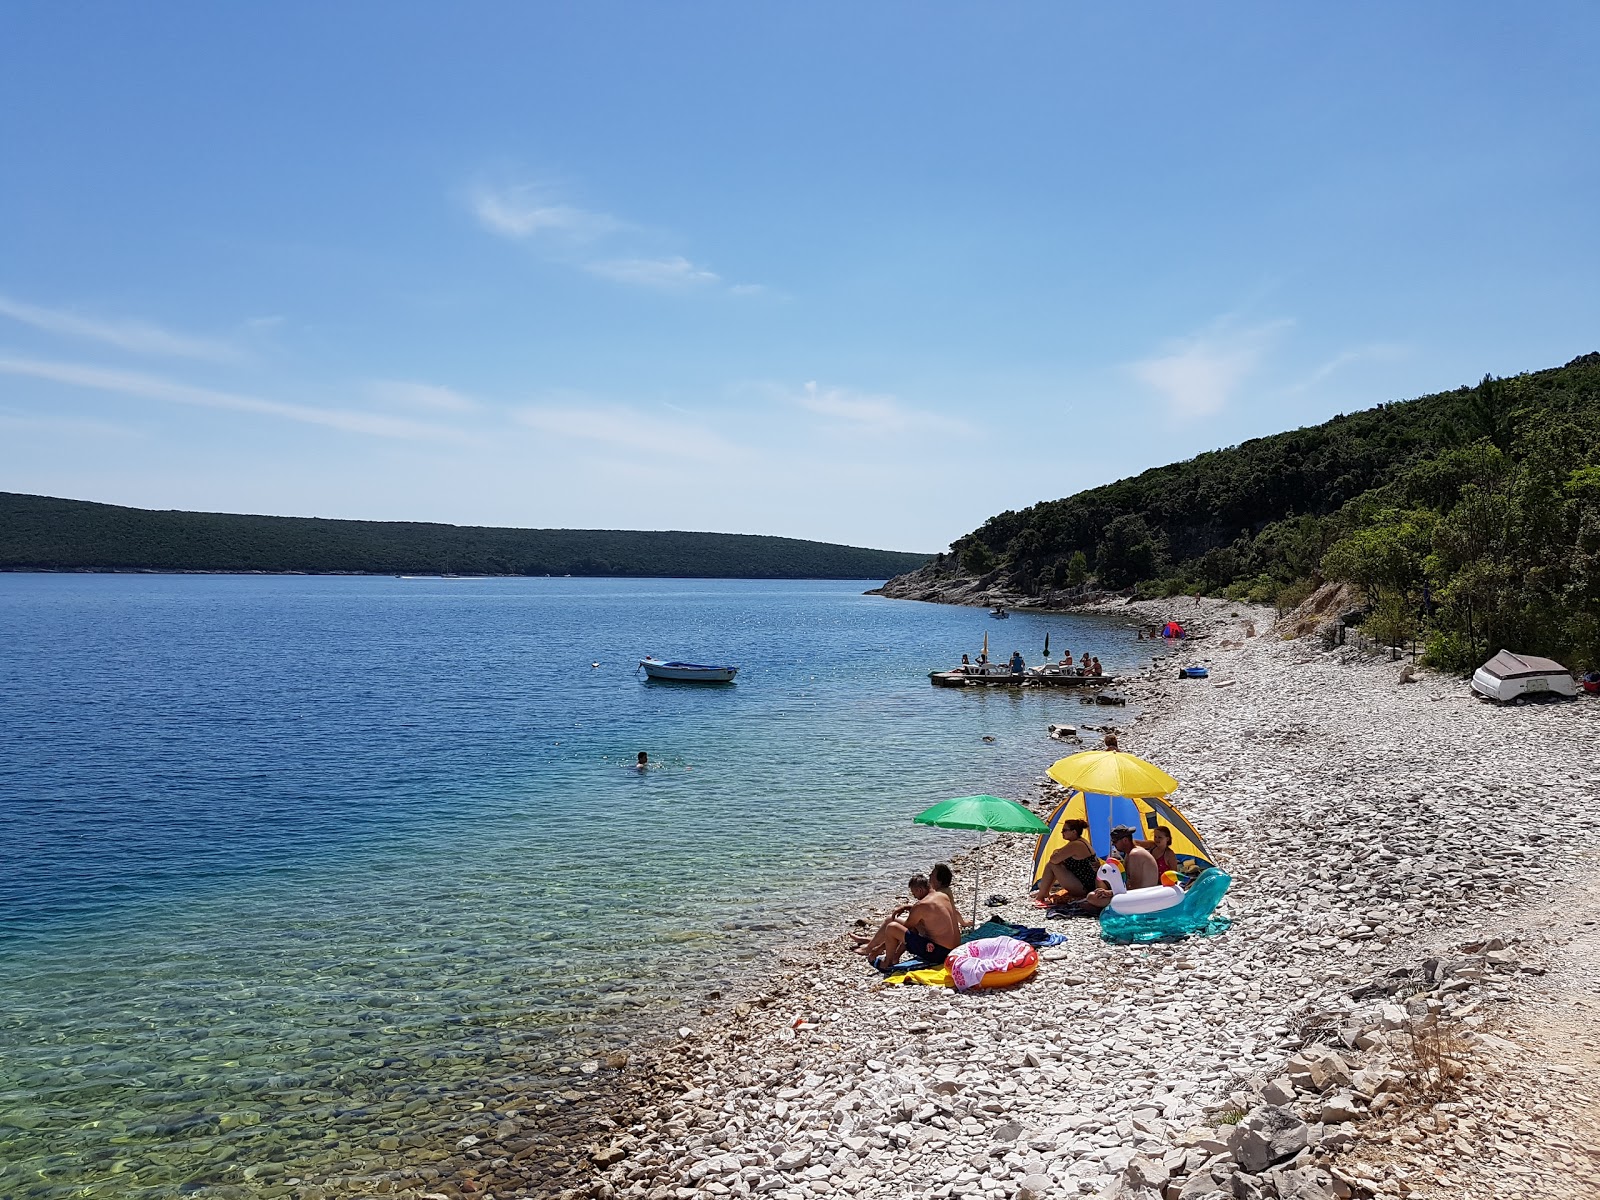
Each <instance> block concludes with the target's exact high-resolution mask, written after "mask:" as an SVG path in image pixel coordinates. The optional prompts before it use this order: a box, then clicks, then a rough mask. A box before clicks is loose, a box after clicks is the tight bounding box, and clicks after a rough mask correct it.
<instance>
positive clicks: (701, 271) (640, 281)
mask: <svg viewBox="0 0 1600 1200" xmlns="http://www.w3.org/2000/svg"><path fill="white" fill-rule="evenodd" d="M583 269H584V270H586V271H588V272H589V273H590V274H591V275H599V276H600V277H601V278H602V279H610V280H613V281H614V282H616V283H629V284H633V285H635V286H637V287H650V288H662V289H665V290H672V289H677V288H690V287H704V286H705V285H707V284H712V283H720V282H722V279H721V276H719V275H718V274H717V273H716V272H715V271H708V270H706V269H705V268H704V267H697V266H695V264H694V263H692V262H690V261H689V260H688V259H687V258H683V257H681V256H674V257H671V258H614V259H608V260H605V261H602V262H591V263H585V264H584V268H583Z"/></svg>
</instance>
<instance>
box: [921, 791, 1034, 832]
mask: <svg viewBox="0 0 1600 1200" xmlns="http://www.w3.org/2000/svg"><path fill="white" fill-rule="evenodd" d="M911 819H912V821H913V822H914V823H915V824H917V825H937V826H938V827H939V828H940V829H981V830H984V831H986V832H988V833H1035V834H1037V833H1048V832H1050V826H1048V825H1046V824H1045V823H1044V822H1043V821H1041V820H1040V819H1039V818H1038V817H1036V816H1034V815H1033V814H1032V813H1031V812H1029V811H1028V810H1027V809H1026V808H1024V807H1022V805H1020V804H1018V803H1017V802H1016V801H1015V800H1007V799H1006V798H1005V797H1004V796H958V797H957V798H956V799H954V800H941V801H940V802H939V803H938V804H935V805H934V806H933V807H932V808H925V809H923V810H922V811H921V812H919V813H918V814H917V815H916V816H914V817H912V818H911Z"/></svg>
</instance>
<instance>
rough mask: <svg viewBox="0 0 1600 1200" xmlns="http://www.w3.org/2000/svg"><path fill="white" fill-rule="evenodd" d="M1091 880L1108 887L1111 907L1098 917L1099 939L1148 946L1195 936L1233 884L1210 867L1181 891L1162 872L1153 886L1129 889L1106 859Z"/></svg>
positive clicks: (1171, 874) (1174, 876)
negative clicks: (1162, 940)
mask: <svg viewBox="0 0 1600 1200" xmlns="http://www.w3.org/2000/svg"><path fill="white" fill-rule="evenodd" d="M1095 878H1097V879H1099V880H1101V881H1102V882H1103V883H1105V884H1107V885H1108V886H1109V887H1110V888H1111V903H1110V904H1109V905H1107V906H1106V908H1105V910H1104V911H1103V912H1102V913H1101V914H1100V935H1101V936H1102V937H1103V938H1105V939H1106V940H1107V941H1112V942H1150V941H1155V940H1157V939H1158V938H1165V937H1181V936H1182V935H1184V934H1187V933H1197V932H1199V931H1200V930H1202V929H1204V928H1205V927H1206V926H1207V925H1209V924H1210V923H1211V914H1212V913H1213V912H1215V911H1216V907H1217V905H1218V904H1220V903H1221V902H1222V896H1223V893H1224V892H1226V891H1227V890H1228V885H1229V884H1230V883H1232V882H1233V877H1232V876H1231V875H1229V874H1228V873H1227V872H1226V871H1219V870H1217V868H1215V867H1211V868H1209V869H1207V870H1205V871H1202V872H1201V873H1200V875H1199V877H1198V878H1197V879H1195V881H1194V882H1193V883H1191V884H1190V885H1189V886H1188V887H1187V888H1185V887H1184V886H1183V884H1182V882H1180V881H1179V879H1178V874H1177V872H1176V871H1165V872H1163V873H1162V875H1161V882H1160V883H1159V884H1158V885H1156V886H1155V887H1142V888H1134V889H1133V890H1132V891H1129V890H1128V885H1127V884H1126V882H1124V880H1123V877H1122V867H1121V866H1120V864H1118V863H1117V862H1116V861H1115V860H1111V859H1108V860H1107V861H1106V862H1105V863H1104V864H1102V866H1101V867H1100V869H1099V870H1098V871H1097V872H1095Z"/></svg>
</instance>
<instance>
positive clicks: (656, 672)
mask: <svg viewBox="0 0 1600 1200" xmlns="http://www.w3.org/2000/svg"><path fill="white" fill-rule="evenodd" d="M639 666H640V667H642V668H644V673H645V674H646V675H648V676H649V677H650V678H651V679H669V680H672V681H673V682H674V683H732V682H733V677H734V676H735V675H737V674H738V673H739V668H738V667H714V666H707V665H706V664H704V663H687V662H663V661H662V660H661V659H659V658H653V657H646V658H641V659H640V660H639Z"/></svg>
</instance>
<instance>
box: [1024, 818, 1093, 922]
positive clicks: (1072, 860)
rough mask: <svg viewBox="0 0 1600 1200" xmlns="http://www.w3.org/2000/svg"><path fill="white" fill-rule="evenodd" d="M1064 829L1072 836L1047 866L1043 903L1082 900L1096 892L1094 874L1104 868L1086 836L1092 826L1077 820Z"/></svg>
mask: <svg viewBox="0 0 1600 1200" xmlns="http://www.w3.org/2000/svg"><path fill="white" fill-rule="evenodd" d="M1061 828H1062V829H1064V830H1066V832H1067V833H1068V835H1069V837H1068V840H1067V841H1066V842H1065V843H1064V844H1063V845H1062V846H1061V847H1060V848H1059V849H1058V850H1057V851H1056V852H1055V853H1054V854H1052V855H1051V856H1050V861H1049V862H1047V863H1045V865H1044V872H1043V873H1042V874H1041V875H1040V876H1039V901H1040V903H1041V904H1043V903H1047V902H1050V903H1060V902H1061V901H1064V900H1082V899H1083V898H1084V897H1085V896H1087V895H1088V894H1089V893H1090V892H1092V891H1094V889H1095V885H1096V880H1095V877H1094V873H1095V872H1096V871H1098V870H1099V869H1100V860H1099V858H1097V857H1096V856H1095V852H1094V849H1093V847H1091V846H1090V845H1089V840H1088V839H1087V838H1086V837H1084V836H1083V835H1084V833H1085V832H1087V830H1088V828H1089V826H1088V824H1087V823H1086V822H1084V821H1080V820H1078V819H1077V818H1075V817H1074V818H1068V819H1067V820H1065V821H1062V822H1061Z"/></svg>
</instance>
